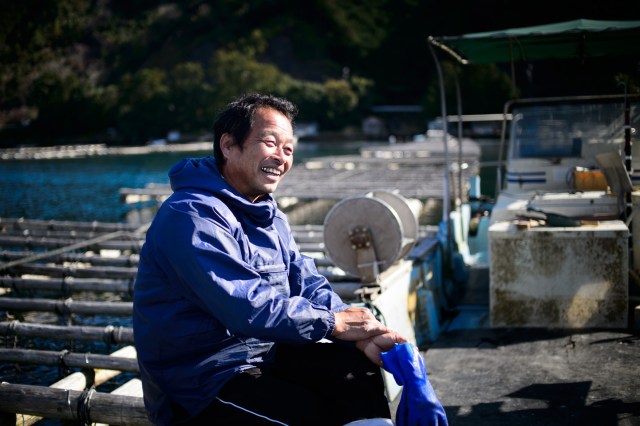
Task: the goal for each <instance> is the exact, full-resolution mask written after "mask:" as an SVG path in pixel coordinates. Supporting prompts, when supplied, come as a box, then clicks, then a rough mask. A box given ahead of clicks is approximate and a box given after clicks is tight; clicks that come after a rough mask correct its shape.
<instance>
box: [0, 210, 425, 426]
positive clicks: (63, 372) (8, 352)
mask: <svg viewBox="0 0 640 426" xmlns="http://www.w3.org/2000/svg"><path fill="white" fill-rule="evenodd" d="M146 229H147V227H146V226H139V225H131V224H125V223H100V222H71V221H43V220H26V219H16V218H0V315H1V316H2V320H1V321H0V365H1V366H2V369H0V424H3V425H5V424H14V422H15V424H16V425H28V424H35V423H36V422H37V421H39V420H41V419H43V418H55V419H62V420H68V421H76V422H84V423H87V424H88V423H92V422H93V423H97V424H122V425H149V424H150V423H149V422H148V420H147V418H146V414H145V411H144V403H143V399H142V387H141V383H140V380H139V379H138V377H137V375H138V364H137V361H136V359H135V358H136V351H135V348H134V347H133V344H134V341H133V329H132V327H131V313H132V309H133V303H132V297H133V287H134V283H135V277H136V273H137V262H138V259H139V251H140V248H141V247H142V245H143V242H144V236H145V232H146ZM292 230H293V233H294V236H295V238H296V240H297V242H298V245H299V247H300V250H301V251H303V252H304V253H306V254H308V255H309V256H312V257H313V258H314V260H315V262H316V265H317V267H318V270H319V271H320V272H321V273H322V274H323V275H325V276H326V277H327V279H329V281H330V282H331V284H332V286H333V287H334V289H335V290H336V291H337V292H338V293H339V294H340V295H341V296H342V297H343V298H344V299H345V300H347V301H350V300H357V293H356V292H357V291H358V290H359V289H361V287H362V282H361V281H360V280H359V278H358V277H355V276H351V275H349V274H348V273H345V272H344V271H342V270H340V269H339V268H337V267H335V265H334V264H333V262H331V260H330V259H329V258H328V257H327V256H326V255H325V252H324V243H323V226H322V225H293V226H292ZM435 232H436V229H435V227H430V226H422V227H420V238H421V239H427V240H428V239H430V238H432V237H433V234H435ZM422 249H423V250H424V246H423V248H422Z"/></svg>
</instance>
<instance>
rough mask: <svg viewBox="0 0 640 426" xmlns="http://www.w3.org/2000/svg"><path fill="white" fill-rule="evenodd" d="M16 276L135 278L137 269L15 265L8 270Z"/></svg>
mask: <svg viewBox="0 0 640 426" xmlns="http://www.w3.org/2000/svg"><path fill="white" fill-rule="evenodd" d="M7 269H8V270H9V271H10V272H11V273H14V274H33V275H50V276H56V277H78V278H135V276H136V274H137V273H138V268H137V267H132V268H124V267H121V266H87V267H71V266H60V265H41V264H29V265H15V266H11V267H8V268H7Z"/></svg>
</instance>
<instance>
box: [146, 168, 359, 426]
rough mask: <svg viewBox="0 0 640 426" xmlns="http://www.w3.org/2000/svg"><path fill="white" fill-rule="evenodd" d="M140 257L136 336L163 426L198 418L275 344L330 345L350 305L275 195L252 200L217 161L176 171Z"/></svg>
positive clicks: (152, 408) (153, 416)
mask: <svg viewBox="0 0 640 426" xmlns="http://www.w3.org/2000/svg"><path fill="white" fill-rule="evenodd" d="M169 178H170V181H171V188H172V189H173V191H174V192H173V194H172V195H171V196H170V197H169V198H168V199H167V200H166V201H165V202H164V203H163V205H162V206H161V207H160V209H159V211H158V213H157V214H156V217H155V218H154V220H153V223H152V225H151V226H150V228H149V230H148V231H147V237H146V241H145V244H144V246H143V247H142V251H141V254H140V263H139V268H138V275H137V279H136V283H135V292H134V303H133V329H134V337H135V345H136V349H137V354H138V355H137V356H138V363H139V365H140V375H141V379H142V384H143V391H144V400H145V405H146V408H147V411H148V413H149V418H150V420H151V421H152V422H154V423H155V424H170V423H174V422H175V421H176V420H178V418H179V419H180V420H185V419H188V418H189V417H190V416H193V415H196V414H198V413H199V412H200V411H201V410H202V409H204V408H205V407H206V406H207V405H208V404H210V403H211V402H212V401H213V399H214V398H215V396H216V395H217V393H218V392H219V391H220V389H221V387H222V386H223V385H224V383H225V382H226V381H227V380H229V379H230V378H231V377H233V376H234V375H235V374H237V373H238V372H239V371H242V370H243V369H247V368H249V367H251V366H255V365H257V364H260V363H268V362H270V360H272V358H273V353H274V349H275V347H274V343H278V342H287V343H312V342H317V341H319V340H321V339H323V338H325V337H330V336H331V333H332V332H333V327H334V321H335V319H334V314H333V312H337V311H341V310H343V309H346V308H347V307H348V306H347V305H346V304H344V303H343V302H342V300H341V299H340V298H339V296H338V295H337V294H336V293H334V292H333V291H332V290H331V288H330V285H329V283H328V281H327V280H326V278H325V277H324V276H322V275H320V274H319V273H318V271H317V270H316V268H315V265H314V263H313V260H312V259H311V258H308V257H306V256H303V255H301V254H300V252H299V251H298V248H297V246H296V243H295V241H294V240H293V238H292V235H291V230H290V228H289V224H288V222H287V220H286V217H285V215H284V213H282V212H281V211H280V210H278V208H277V206H276V203H275V201H274V199H273V198H272V197H271V196H270V195H269V196H267V197H265V198H264V199H263V200H261V201H259V202H256V203H251V202H249V201H248V200H247V199H246V198H244V197H243V196H242V195H240V194H239V193H238V192H237V191H235V190H234V189H233V188H232V187H231V186H230V185H228V184H227V183H226V181H225V180H224V178H222V176H221V174H220V172H219V171H218V168H217V166H216V164H215V162H214V160H213V158H210V157H208V158H200V159H186V160H182V161H180V162H179V163H177V164H176V165H175V166H173V168H172V169H171V171H170V172H169Z"/></svg>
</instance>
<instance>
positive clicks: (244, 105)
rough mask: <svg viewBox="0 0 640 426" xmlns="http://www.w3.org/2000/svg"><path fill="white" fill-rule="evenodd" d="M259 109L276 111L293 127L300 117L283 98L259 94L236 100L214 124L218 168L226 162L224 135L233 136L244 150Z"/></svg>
mask: <svg viewBox="0 0 640 426" xmlns="http://www.w3.org/2000/svg"><path fill="white" fill-rule="evenodd" d="M259 108H272V109H275V110H276V111H278V112H280V113H282V114H283V115H284V116H285V117H287V118H288V119H289V121H291V125H292V126H293V122H294V120H295V118H296V116H297V115H298V108H297V107H296V106H295V105H294V104H293V103H291V102H289V101H288V100H286V99H283V98H278V97H275V96H271V95H261V94H257V93H251V94H246V95H242V96H240V97H238V98H236V99H235V100H234V101H232V102H230V103H229V104H228V105H227V106H226V107H225V109H224V110H223V111H222V112H220V113H219V114H218V116H217V117H216V120H215V122H214V123H213V156H214V158H215V160H216V163H217V164H218V167H221V166H222V165H223V164H224V161H225V160H224V156H223V155H222V149H221V148H220V138H221V137H222V135H223V134H225V133H229V134H230V135H231V136H233V139H234V141H235V143H237V144H238V145H239V146H240V148H242V145H243V144H244V141H245V139H246V138H247V135H248V134H249V131H250V130H251V127H252V126H253V122H254V116H255V113H256V111H257V110H258V109H259Z"/></svg>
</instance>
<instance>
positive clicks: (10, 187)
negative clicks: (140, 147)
mask: <svg viewBox="0 0 640 426" xmlns="http://www.w3.org/2000/svg"><path fill="white" fill-rule="evenodd" d="M360 146H362V143H344V144H339V143H328V144H322V143H306V142H305V143H301V144H299V145H298V147H297V149H296V153H295V155H294V158H295V163H299V162H301V161H303V160H304V159H306V158H309V157H317V156H326V155H337V154H355V153H357V152H358V148H359V147H360ZM209 154H210V153H209V152H189V153H185V152H180V153H153V154H144V155H129V156H126V155H117V156H115V155H114V156H99V157H89V158H83V159H57V160H14V161H2V162H0V217H24V218H26V219H43V220H73V221H99V222H122V221H125V220H126V214H127V206H126V205H124V203H122V202H121V200H120V194H119V190H120V188H125V187H127V188H142V187H144V186H146V185H147V184H149V183H158V184H167V183H168V178H167V172H168V170H169V169H170V168H171V166H172V165H173V164H175V163H176V162H177V161H179V160H180V159H182V158H185V157H199V156H206V155H209Z"/></svg>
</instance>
